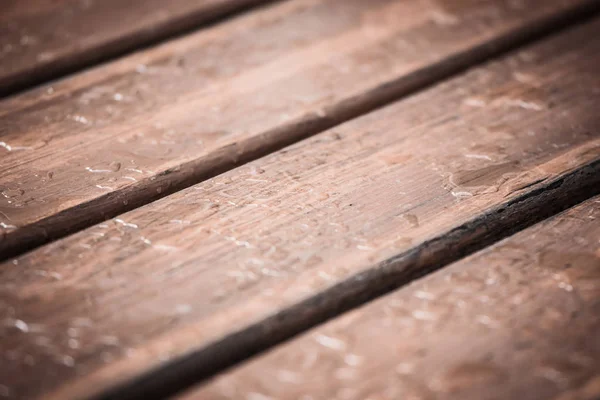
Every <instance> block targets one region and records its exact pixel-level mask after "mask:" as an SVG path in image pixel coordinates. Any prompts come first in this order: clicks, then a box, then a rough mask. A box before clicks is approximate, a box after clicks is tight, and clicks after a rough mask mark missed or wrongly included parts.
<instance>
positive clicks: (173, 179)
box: [0, 0, 600, 262]
mask: <svg viewBox="0 0 600 400" xmlns="http://www.w3.org/2000/svg"><path fill="white" fill-rule="evenodd" d="M269 1H271V2H272V1H273V0H269ZM276 1H281V0H276ZM599 11H600V2H599V1H596V0H590V1H588V2H586V3H584V4H582V5H581V6H578V7H575V8H574V9H571V10H569V11H568V12H564V13H561V14H559V15H553V16H550V17H548V18H546V19H543V20H540V21H537V22H536V23H533V24H530V25H528V26H523V27H520V28H519V29H517V30H515V31H513V32H509V33H507V34H506V35H504V36H502V37H499V38H497V39H496V40H493V41H491V42H488V43H485V44H482V45H480V46H478V47H475V48H471V49H468V50H465V51H463V52H462V53H458V54H455V55H453V56H450V57H448V58H447V59H445V60H442V61H440V62H438V63H436V64H433V65H430V66H428V67H425V68H422V69H420V70H418V71H415V72H414V73H412V74H409V75H405V76H402V77H400V78H398V79H397V80H395V81H392V82H388V83H386V84H384V85H381V86H379V87H376V88H374V89H373V90H371V91H369V92H366V93H363V94H361V95H359V96H356V97H354V98H350V99H346V100H345V101H342V102H340V103H338V104H335V105H333V106H331V107H330V108H328V109H326V115H325V116H324V117H320V116H318V115H313V116H311V117H306V118H305V119H304V120H302V121H297V122H291V123H289V124H287V125H283V126H280V127H278V128H276V129H273V130H271V131H268V132H265V133H264V134H262V135H259V136H257V137H254V138H250V139H248V140H247V141H245V142H243V144H239V143H234V144H232V145H230V146H228V147H224V148H221V149H219V150H217V151H215V152H213V154H211V155H210V156H209V158H207V159H203V160H193V161H190V162H188V163H187V164H182V165H181V166H180V168H177V169H173V170H167V171H163V172H162V173H161V174H159V175H157V176H156V177H152V178H147V179H145V180H142V181H139V182H138V183H137V184H136V185H132V186H130V187H127V188H124V189H122V190H120V191H117V192H112V193H108V194H107V195H105V196H101V197H98V198H96V199H93V200H91V201H88V202H87V203H83V204H80V205H78V206H76V207H73V208H70V209H67V210H64V211H63V212H61V213H58V214H55V215H52V216H49V217H47V218H45V219H43V220H40V221H38V222H36V223H34V224H31V225H28V226H27V227H26V228H25V229H20V230H19V229H17V230H16V231H14V232H12V233H11V235H8V236H5V237H4V238H3V240H0V262H2V261H5V260H7V259H8V258H11V257H15V256H17V255H20V254H22V253H24V252H27V251H30V250H32V249H34V248H36V247H39V246H41V245H43V244H46V243H48V242H50V241H54V240H57V239H60V238H63V237H65V236H68V235H70V234H73V233H75V232H77V231H79V230H82V229H85V228H87V227H89V226H92V225H95V224H97V223H101V222H103V221H106V220H108V219H111V218H113V217H115V216H117V215H119V214H123V213H125V212H127V211H131V210H133V209H135V208H138V207H141V206H143V205H146V204H149V203H151V202H153V201H156V200H158V199H160V198H163V197H165V196H168V195H170V194H173V193H175V192H178V191H180V190H183V189H185V188H187V187H190V186H192V185H195V184H198V183H200V182H202V181H204V180H207V179H210V178H212V177H214V176H216V175H219V174H221V173H224V172H227V171H229V170H231V169H233V168H236V167H238V166H240V165H243V164H246V163H249V162H251V161H254V160H256V159H258V158H261V157H264V156H266V155H268V154H270V153H273V152H275V151H278V150H281V149H282V148H284V147H287V146H289V145H291V144H294V143H296V142H298V141H300V140H303V139H306V138H308V137H311V136H314V135H316V134H318V133H320V132H322V131H324V130H327V129H329V128H332V127H334V126H336V125H339V124H341V123H344V122H346V121H348V120H351V119H353V118H356V117H358V116H360V115H363V114H366V113H369V112H372V111H374V110H376V109H378V108H381V107H383V106H386V105H388V104H389V103H392V102H394V101H397V100H400V99H401V98H403V97H406V96H409V95H411V94H414V93H416V92H418V91H421V90H425V89H427V88H429V87H432V86H433V85H435V84H437V83H438V82H440V81H442V80H446V79H450V78H452V77H453V76H456V75H458V74H460V73H463V72H465V71H466V70H468V69H470V68H474V67H477V66H478V65H481V64H483V63H485V62H486V61H488V60H490V59H491V58H494V57H499V56H502V55H504V54H506V53H509V52H511V51H512V50H515V49H517V48H518V47H522V46H524V45H527V44H531V43H533V42H535V41H537V40H539V39H541V38H545V37H546V36H547V35H550V34H558V33H559V32H561V31H563V30H564V29H566V28H568V27H570V26H572V25H575V24H578V23H583V22H585V21H587V20H590V19H592V18H593V17H594V16H595V15H597V14H598V12H599ZM238 148H240V150H241V148H243V149H244V151H243V152H238V151H233V153H234V154H236V153H237V154H239V155H238V156H236V157H235V158H232V156H231V155H228V151H230V150H237V149H238ZM215 165H216V167H215ZM165 186H167V187H166V188H165ZM159 192H160V193H159ZM125 203H126V204H125Z"/></svg>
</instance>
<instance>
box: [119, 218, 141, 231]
mask: <svg viewBox="0 0 600 400" xmlns="http://www.w3.org/2000/svg"><path fill="white" fill-rule="evenodd" d="M114 221H115V222H116V223H117V224H120V225H123V226H126V227H128V228H134V229H137V227H138V226H137V225H136V224H131V223H129V222H125V221H123V220H122V219H120V218H115V220H114Z"/></svg>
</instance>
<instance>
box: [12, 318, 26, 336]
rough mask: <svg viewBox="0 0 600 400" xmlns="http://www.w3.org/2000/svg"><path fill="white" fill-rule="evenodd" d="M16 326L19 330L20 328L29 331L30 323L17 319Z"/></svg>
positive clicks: (22, 330)
mask: <svg viewBox="0 0 600 400" xmlns="http://www.w3.org/2000/svg"><path fill="white" fill-rule="evenodd" d="M14 325H15V328H17V329H18V330H20V331H21V332H25V333H27V332H29V325H28V324H27V323H26V322H25V321H23V320H20V319H17V320H15V322H14Z"/></svg>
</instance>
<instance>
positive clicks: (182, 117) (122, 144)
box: [0, 0, 600, 258]
mask: <svg viewBox="0 0 600 400" xmlns="http://www.w3.org/2000/svg"><path fill="white" fill-rule="evenodd" d="M598 5H600V3H599V2H598V1H589V0H579V1H566V2H565V1H562V0H552V1H548V0H531V1H528V2H524V3H521V2H515V1H510V0H506V1H497V0H485V1H469V0H461V1H455V2H448V3H444V4H438V3H432V2H431V1H429V0H409V1H406V0H378V1H368V2H367V1H363V0H330V1H315V0H296V1H291V2H286V3H282V4H278V5H275V6H273V7H269V8H267V9H264V10H262V11H260V12H256V13H252V14H251V15H247V16H244V17H243V18H238V19H236V20H233V21H230V22H228V23H224V24H222V25H220V26H216V27H214V28H212V29H210V30H207V31H204V32H198V33H196V34H193V35H190V36H188V37H185V38H183V39H181V40H177V41H173V42H170V43H167V44H165V45H163V46H160V47H157V48H154V49H151V50H148V51H144V52H141V53H138V54H134V55H132V56H130V57H127V58H124V59H122V60H119V61H116V62H113V63H111V64H108V65H105V66H101V67H99V68H97V69H94V70H91V71H89V72H86V73H83V74H80V75H77V76H75V77H72V78H70V79H67V80H64V81H62V82H59V83H57V84H55V85H53V86H51V87H46V88H40V89H39V90H36V91H32V92H30V93H27V94H25V95H22V96H18V97H15V98H13V99H10V100H7V101H4V102H0V130H1V132H0V144H1V145H0V152H1V153H2V154H1V157H0V192H1V193H2V195H3V196H0V223H2V225H1V226H2V227H1V228H0V235H1V236H3V237H2V238H1V239H0V258H2V257H1V255H4V258H6V257H8V255H10V254H16V253H18V252H22V251H24V250H26V249H29V248H31V247H32V246H35V245H38V244H40V243H42V242H43V241H45V240H50V239H54V238H57V237H60V236H64V235H65V234H67V233H71V232H74V231H75V230H77V229H81V228H82V227H86V226H89V225H91V224H92V223H95V222H100V221H102V220H105V219H106V218H109V217H112V216H115V215H117V214H118V213H121V212H124V211H127V210H129V209H133V208H135V207H136V206H139V205H141V204H145V203H147V202H150V201H152V200H154V199H156V198H158V197H161V196H164V195H165V193H169V192H173V191H175V190H178V189H181V188H183V187H186V186H189V185H191V184H193V183H197V182H199V181H201V180H203V179H206V178H207V177H210V176H213V175H215V174H216V173H218V172H221V171H223V170H226V169H229V168H231V167H232V166H234V165H235V164H236V163H241V162H245V161H248V160H251V159H253V158H256V157H258V156H259V155H263V154H266V153H268V152H270V151H273V150H274V149H277V148H280V147H282V146H284V145H285V144H289V143H291V142H293V141H296V140H299V139H300V138H303V137H306V136H307V135H310V134H314V133H316V132H318V131H319V130H322V129H324V128H325V127H328V126H332V125H334V124H336V123H338V122H340V121H343V120H345V119H348V118H350V117H352V116H355V115H357V114H360V113H362V112H364V111H366V110H369V109H371V108H373V107H375V106H377V105H381V104H382V103H385V102H387V101H389V100H391V99H393V98H395V97H397V96H399V95H401V94H405V93H407V92H409V91H411V90H414V89H415V88H417V87H420V86H422V85H424V84H427V83H431V82H433V81H435V80H436V79H439V78H441V77H444V76H446V75H447V74H449V73H451V72H455V71H456V70H457V69H460V68H462V67H466V66H468V65H470V64H471V63H473V62H476V61H480V60H482V59H485V58H486V57H487V56H489V55H490V54H494V53H495V52H497V51H499V50H500V49H506V48H507V47H510V46H512V45H515V44H516V43H519V42H521V41H522V40H524V39H526V38H531V37H533V36H535V34H536V33H539V32H540V31H544V30H545V29H550V28H552V27H554V26H555V24H556V23H558V22H564V21H565V20H568V19H569V18H570V17H572V16H573V15H574V14H576V13H577V12H582V11H586V10H587V11H589V10H590V9H595V8H597V7H598Z"/></svg>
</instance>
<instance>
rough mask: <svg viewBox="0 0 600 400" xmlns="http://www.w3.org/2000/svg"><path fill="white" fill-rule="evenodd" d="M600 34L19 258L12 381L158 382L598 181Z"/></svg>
mask: <svg viewBox="0 0 600 400" xmlns="http://www.w3.org/2000/svg"><path fill="white" fill-rule="evenodd" d="M599 29H600V22H598V21H597V22H595V23H593V24H588V25H585V26H583V27H579V28H578V29H576V30H573V31H570V32H567V33H564V34H562V35H559V36H556V37H553V38H551V39H548V40H547V41H544V42H543V43H541V44H538V45H535V46H530V47H527V48H525V49H523V50H522V51H520V52H518V53H516V54H514V55H512V56H511V57H508V58H505V59H503V60H501V61H498V62H494V63H491V64H489V65H486V66H485V67H481V68H477V69H474V70H472V71H470V72H469V73H467V74H466V75H463V76H461V77H458V78H456V79H453V80H450V81H447V82H444V83H442V84H440V85H437V86H436V87H434V88H431V89H429V90H426V91H423V92H420V93H419V94H418V95H415V96H412V97H410V98H408V99H406V100H404V101H401V102H398V103H396V104H393V105H391V106H389V107H386V108H384V109H381V110H378V111H377V112H374V113H371V114H369V115H366V116H364V117H361V118H359V119H356V120H354V121H351V122H349V123H346V124H343V125H341V126H339V127H336V128H335V129H332V130H330V131H327V132H324V133H322V134H319V135H317V136H315V137H313V138H311V139H307V140H305V141H302V142H300V143H298V144H296V145H293V146H291V147H289V148H286V149H284V150H281V151H279V152H276V153H274V154H272V155H270V156H268V157H265V158H263V159H260V160H258V161H256V162H252V163H250V164H248V165H246V166H243V167H240V168H237V169H235V170H233V171H230V172H228V173H225V174H222V175H220V176H218V177H216V178H213V179H210V180H208V181H206V182H203V183H201V184H198V185H196V186H193V187H191V188H188V189H186V190H184V191H181V192H178V193H176V194H174V195H171V196H169V197H167V198H165V199H162V200H159V201H157V202H155V203H153V204H150V205H147V206H145V207H142V208H139V209H137V210H134V211H131V212H129V213H126V214H124V215H121V216H119V217H118V218H116V219H114V220H110V221H107V222H106V223H102V224H99V225H96V226H93V227H91V228H89V229H86V230H84V231H82V232H79V233H78V234H75V235H73V236H71V237H68V238H65V239H63V240H60V241H57V242H55V243H52V244H50V245H47V246H45V247H43V248H40V249H38V250H36V251H33V252H31V253H29V254H27V255H24V256H21V257H20V258H18V259H14V260H9V261H7V262H5V263H4V264H2V265H0V282H1V284H0V290H1V291H0V299H1V307H0V312H2V321H3V324H2V329H3V331H2V332H1V334H2V336H3V337H4V339H3V340H2V342H1V343H0V346H2V347H1V348H0V354H1V355H2V357H4V360H2V369H1V371H0V384H2V385H4V386H3V387H4V388H6V390H7V391H9V392H10V393H11V394H14V395H15V396H27V397H35V396H36V395H39V394H40V393H42V392H44V393H47V394H48V395H47V398H55V399H65V398H79V397H85V396H87V395H89V394H90V393H97V392H98V391H100V390H102V389H106V388H107V387H109V386H110V385H114V384H116V383H119V382H124V381H125V380H126V379H128V378H131V377H135V376H138V375H139V374H140V373H143V372H146V371H148V369H149V368H152V367H157V366H160V365H167V366H168V368H166V369H165V370H164V371H159V372H160V373H161V374H162V375H160V377H159V378H156V376H155V375H151V376H150V378H148V379H146V378H142V379H141V380H139V381H133V382H132V385H131V386H124V387H122V388H120V389H119V390H122V391H121V392H119V398H127V397H128V396H130V395H131V396H132V397H135V396H136V395H137V396H139V397H140V398H149V397H158V396H161V395H162V394H165V393H164V391H166V392H168V391H170V390H173V388H175V387H178V386H180V385H182V384H190V383H192V382H194V380H195V379H197V378H198V377H199V376H200V377H201V376H202V375H203V374H209V373H214V372H215V369H217V370H218V368H219V367H221V366H223V365H226V364H227V363H230V362H232V360H235V359H236V357H243V356H244V355H247V354H248V353H251V352H252V351H255V350H256V349H258V350H260V348H261V346H262V347H264V346H268V345H270V344H273V342H274V341H277V340H280V339H282V338H284V337H286V336H287V335H290V334H292V333H294V332H298V330H301V329H305V328H306V327H308V326H311V324H314V323H315V322H318V321H320V320H322V319H323V318H326V317H327V316H328V315H330V314H331V313H332V312H335V311H336V310H338V309H339V308H340V307H341V308H343V307H345V306H346V305H347V304H348V303H352V302H354V301H359V299H361V298H365V296H366V297H369V296H372V294H373V293H374V292H377V291H378V290H382V289H384V288H386V287H390V286H394V285H397V284H400V283H402V282H403V281H406V279H408V278H409V277H410V276H411V274H415V273H422V272H423V271H428V270H431V269H432V268H436V267H437V266H439V265H443V264H444V263H447V262H448V261H451V260H452V259H455V258H457V257H459V256H460V255H462V254H464V253H465V252H466V251H470V250H472V248H473V246H479V245H483V244H485V243H486V242H489V240H490V238H498V236H499V235H502V234H505V233H506V232H510V231H511V230H513V229H516V228H518V227H519V226H522V225H523V224H527V223H530V222H531V220H532V218H533V219H535V218H541V217H543V216H544V215H546V214H548V213H552V212H556V210H557V209H560V207H564V206H565V204H569V202H573V201H577V199H578V198H581V196H582V195H590V193H593V192H597V191H598V189H599V188H600V137H599V135H598V129H599V127H600V116H599V115H598V113H597V107H596V106H595V105H596V104H598V101H599V100H600V75H599V74H598V73H597V65H598V62H600V35H598V32H599ZM194 352H195V353H194ZM186 354H188V355H190V354H191V355H190V356H189V357H188V358H186V359H183V360H182V361H178V362H176V363H175V364H174V365H171V364H170V363H169V362H167V361H168V360H170V361H173V358H174V357H176V356H180V355H186ZM33 382H35V384H32V383H33ZM129 389H131V391H128V390H129ZM51 391H52V394H50V392H51ZM146 396H147V397H146Z"/></svg>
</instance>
